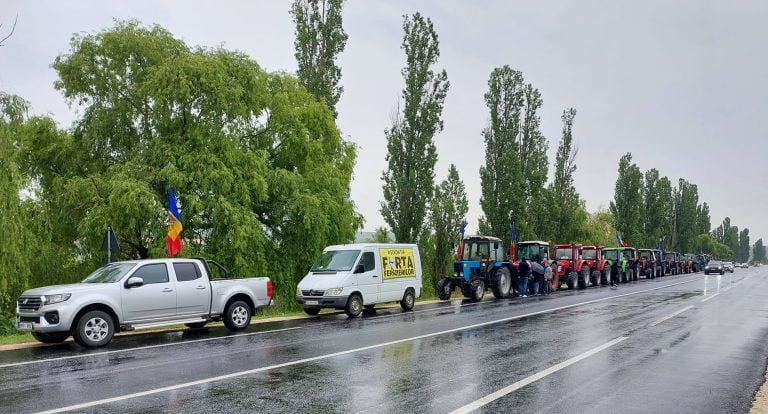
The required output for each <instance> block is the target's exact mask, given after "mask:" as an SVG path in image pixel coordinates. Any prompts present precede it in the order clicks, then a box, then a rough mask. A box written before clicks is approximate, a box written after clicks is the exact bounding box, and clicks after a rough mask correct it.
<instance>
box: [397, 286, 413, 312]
mask: <svg viewBox="0 0 768 414" xmlns="http://www.w3.org/2000/svg"><path fill="white" fill-rule="evenodd" d="M415 302H416V295H415V294H414V293H413V289H411V288H408V290H406V291H405V295H404V296H403V300H401V301H400V307H401V308H403V311H405V312H407V311H409V310H411V309H413V304H414V303H415Z"/></svg>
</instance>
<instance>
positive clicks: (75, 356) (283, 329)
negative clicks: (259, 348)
mask: <svg viewBox="0 0 768 414" xmlns="http://www.w3.org/2000/svg"><path fill="white" fill-rule="evenodd" d="M294 329H301V327H300V326H297V327H294V328H282V329H273V330H271V331H259V332H250V333H243V334H237V335H229V336H217V337H215V338H203V339H192V340H189V341H181V342H172V343H169V344H158V345H148V346H137V347H134V348H125V349H115V350H113V351H102V352H91V353H87V354H80V355H69V356H64V357H58V358H46V359H36V360H32V361H24V362H11V363H8V364H0V368H10V367H18V366H21V365H32V364H40V363H43V362H52V361H63V360H67V359H77V358H91V357H96V356H101V355H110V354H117V353H120V352H130V351H140V350H143V349H154V348H164V347H168V346H176V345H185V344H193V343H196V342H208V341H215V340H218V339H230V338H241V337H244V336H253V335H262V334H267V333H272V332H282V331H292V330H294Z"/></svg>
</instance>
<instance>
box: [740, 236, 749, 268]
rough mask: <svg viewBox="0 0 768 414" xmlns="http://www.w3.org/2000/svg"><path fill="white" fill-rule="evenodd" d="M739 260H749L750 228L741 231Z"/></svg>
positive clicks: (744, 261) (743, 261)
mask: <svg viewBox="0 0 768 414" xmlns="http://www.w3.org/2000/svg"><path fill="white" fill-rule="evenodd" d="M737 260H738V261H739V262H742V263H746V262H747V261H748V260H749V229H747V228H745V229H743V230H742V231H741V232H740V233H739V253H738V259H737Z"/></svg>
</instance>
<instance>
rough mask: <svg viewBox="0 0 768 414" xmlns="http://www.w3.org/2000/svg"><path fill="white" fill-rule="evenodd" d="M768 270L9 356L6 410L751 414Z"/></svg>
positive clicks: (1, 360) (1, 375)
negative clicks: (85, 349)
mask: <svg viewBox="0 0 768 414" xmlns="http://www.w3.org/2000/svg"><path fill="white" fill-rule="evenodd" d="M767 279H768V269H765V270H763V268H758V269H737V270H736V272H735V273H734V274H727V275H725V276H722V277H718V276H716V275H710V276H704V275H703V274H694V275H682V276H674V277H664V278H658V279H654V280H641V281H639V282H635V283H631V284H625V285H621V286H620V287H619V288H608V287H600V288H590V289H587V290H585V291H565V292H557V293H555V294H553V295H550V296H539V297H531V298H526V299H520V298H515V299H504V300H495V299H487V300H485V301H483V302H481V303H470V302H461V301H454V302H451V303H440V304H432V305H422V306H417V307H416V309H415V312H408V313H401V312H400V311H399V310H395V309H383V310H378V311H376V312H374V313H369V314H367V315H365V316H364V317H362V318H358V319H354V320H348V319H346V317H344V316H342V315H327V316H321V317H318V318H314V319H310V320H299V321H288V322H279V323H269V324H259V325H258V326H256V327H254V328H252V329H251V330H249V331H247V332H246V333H244V334H235V335H232V334H229V333H228V332H227V331H226V330H224V329H223V328H211V329H207V330H200V331H189V332H174V333H167V334H160V335H158V334H151V335H150V334H148V335H134V336H130V337H121V338H118V339H116V340H115V341H114V342H113V343H112V344H111V345H110V347H109V348H105V349H99V350H90V351H84V350H82V349H80V348H78V347H77V346H75V345H74V344H65V345H58V346H53V347H43V348H33V349H23V350H15V351H6V352H0V381H1V383H2V387H0V398H2V401H3V404H4V409H5V410H7V412H41V411H46V410H52V411H51V412H58V411H60V410H61V411H66V410H72V411H79V412H136V413H139V412H141V413H144V412H150V411H151V412H245V411H248V412H254V411H255V412H270V413H272V412H359V411H362V412H413V411H417V410H418V411H424V412H451V411H454V410H456V411H457V412H470V411H473V410H475V411H480V412H509V411H521V412H522V411H526V412H743V411H745V410H747V409H748V407H749V404H750V402H751V399H752V395H753V393H754V391H755V390H756V389H757V387H758V385H759V384H760V382H761V380H762V375H763V372H764V369H765V366H766V348H768V341H766V340H767V339H768V319H767V318H768V312H767V311H768V306H766V305H765V304H766V299H768V291H766V288H768V286H767V285H766V280H767Z"/></svg>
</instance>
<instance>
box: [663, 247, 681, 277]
mask: <svg viewBox="0 0 768 414" xmlns="http://www.w3.org/2000/svg"><path fill="white" fill-rule="evenodd" d="M679 255H680V254H679V253H677V252H670V251H666V252H664V253H663V254H662V256H661V257H662V267H663V269H664V274H665V275H679V274H680V273H681V271H682V266H681V264H680V259H679V257H678V256H679Z"/></svg>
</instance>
